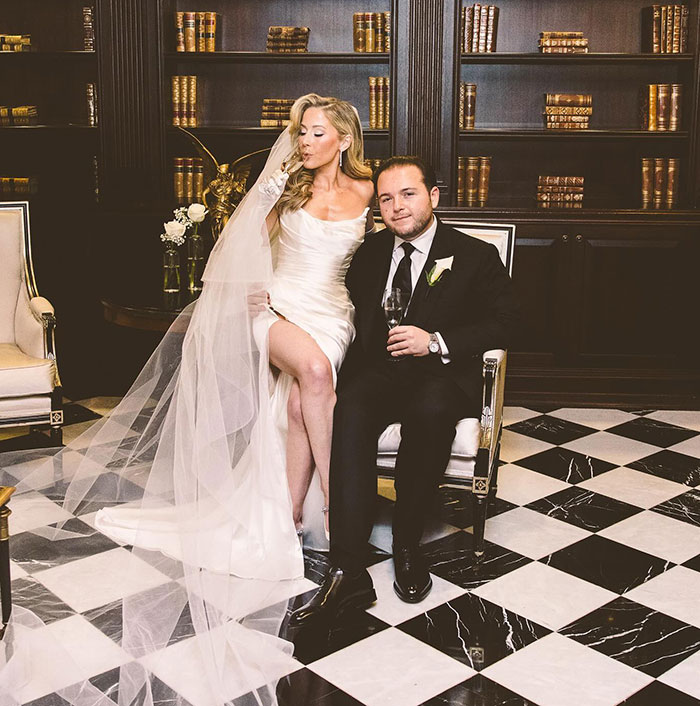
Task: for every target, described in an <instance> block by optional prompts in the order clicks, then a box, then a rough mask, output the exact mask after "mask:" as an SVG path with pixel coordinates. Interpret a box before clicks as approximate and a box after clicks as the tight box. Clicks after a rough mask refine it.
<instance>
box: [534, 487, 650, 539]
mask: <svg viewBox="0 0 700 706" xmlns="http://www.w3.org/2000/svg"><path fill="white" fill-rule="evenodd" d="M525 507H527V508H529V509H530V510H536V511H537V512H541V513H542V514H543V515H547V516H549V517H553V518H555V519H557V520H562V521H563V522H568V523H569V524H572V525H576V526H577V527H582V528H583V529H587V530H589V531H591V532H598V531H599V530H602V529H604V528H605V527H609V526H610V525H613V524H615V523H616V522H620V521H621V520H624V519H626V518H627V517H631V516H632V515H636V514H637V513H638V512H641V508H638V507H635V506H634V505H628V504H627V503H623V502H620V501H619V500H615V499H613V498H608V497H606V496H605V495H599V494H598V493H594V492H593V491H591V490H584V489H583V488H578V487H577V486H571V487H570V488H565V489H564V490H560V491H559V492H558V493H554V494H553V495H548V496H547V497H546V498H540V499H539V500H536V501H535V502H532V503H530V504H529V505H526V506H525Z"/></svg>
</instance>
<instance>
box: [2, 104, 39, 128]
mask: <svg viewBox="0 0 700 706" xmlns="http://www.w3.org/2000/svg"><path fill="white" fill-rule="evenodd" d="M38 122H39V110H38V109H37V107H36V106H35V105H18V106H15V107H11V106H7V105H0V127H9V126H11V125H37V124H38Z"/></svg>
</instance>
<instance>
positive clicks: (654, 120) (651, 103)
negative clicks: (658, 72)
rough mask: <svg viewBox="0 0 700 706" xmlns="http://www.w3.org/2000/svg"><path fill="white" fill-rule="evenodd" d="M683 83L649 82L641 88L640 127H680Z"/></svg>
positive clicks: (650, 128) (675, 128) (665, 128)
mask: <svg viewBox="0 0 700 706" xmlns="http://www.w3.org/2000/svg"><path fill="white" fill-rule="evenodd" d="M682 101H683V85H682V84H680V83H650V84H648V85H646V86H645V87H644V88H643V89H642V129H643V130H653V131H656V130H658V131H669V132H673V131H675V130H680V129H681V113H682Z"/></svg>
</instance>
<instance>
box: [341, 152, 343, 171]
mask: <svg viewBox="0 0 700 706" xmlns="http://www.w3.org/2000/svg"><path fill="white" fill-rule="evenodd" d="M340 168H341V169H342V168H343V150H340Z"/></svg>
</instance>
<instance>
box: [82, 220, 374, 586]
mask: <svg viewBox="0 0 700 706" xmlns="http://www.w3.org/2000/svg"><path fill="white" fill-rule="evenodd" d="M367 211H368V209H365V210H364V211H363V213H362V214H360V215H359V216H357V217H356V218H351V219H347V220H342V221H326V220H322V219H319V218H316V217H314V216H312V215H311V214H310V213H308V212H307V211H305V210H304V209H299V210H298V211H294V212H291V213H283V214H282V215H281V217H280V227H279V235H278V237H277V239H276V242H275V243H274V245H273V259H274V260H275V261H276V262H275V267H274V273H273V277H272V283H271V286H270V287H269V294H270V302H271V309H274V311H276V312H279V313H280V314H282V315H283V316H284V317H285V318H286V319H287V320H288V321H290V322H291V323H293V324H296V325H297V326H299V327H300V328H301V329H303V330H304V331H306V332H307V333H309V334H310V335H311V336H312V337H313V338H314V340H315V341H316V343H317V344H318V345H319V347H320V348H321V350H322V351H323V352H324V353H325V355H326V356H327V357H328V359H329V361H330V362H331V366H332V370H333V372H334V377H335V375H336V374H337V371H338V368H339V367H340V364H341V363H342V361H343V358H344V356H345V352H346V351H347V349H348V346H349V345H350V343H351V342H352V339H353V337H354V335H355V329H354V326H353V314H354V308H353V305H352V302H351V301H350V297H349V296H348V292H347V289H346V288H345V273H346V271H347V269H348V266H349V265H350V261H351V259H352V256H353V255H354V253H355V250H357V248H358V247H359V245H360V244H361V242H362V240H363V238H364V233H365V219H366V215H367ZM277 320H278V319H277V316H276V315H275V314H274V313H273V312H272V311H267V310H266V311H264V312H263V313H262V314H261V315H260V316H258V317H257V318H256V320H255V321H254V323H253V335H254V336H255V337H256V338H260V337H262V336H266V335H267V332H268V331H269V327H270V326H271V325H272V324H273V323H274V322H276V321H277ZM270 377H271V410H270V411H271V420H272V424H273V426H274V428H273V429H269V430H261V429H258V430H257V432H258V433H257V434H254V435H253V437H252V441H251V444H255V443H265V444H267V445H268V449H267V458H268V460H269V462H270V465H269V466H267V467H263V468H257V467H255V460H256V459H258V458H260V456H259V454H258V453H257V450H256V449H249V450H248V452H247V453H245V454H244V455H243V456H242V458H241V459H240V460H239V461H238V463H237V464H236V466H235V467H234V468H233V469H232V470H231V473H232V474H233V475H235V476H245V477H249V479H250V482H248V483H246V484H245V485H243V486H240V485H239V486H238V487H237V488H236V490H234V491H233V494H232V497H231V503H232V507H233V508H234V509H235V511H236V512H240V513H241V514H242V515H246V518H245V521H242V522H240V523H237V522H235V521H233V522H232V520H231V512H230V508H229V511H228V512H220V511H218V510H217V508H216V506H214V505H212V506H211V507H207V506H206V501H203V502H204V503H205V504H204V505H203V504H202V502H200V503H198V505H197V506H196V507H192V508H191V510H192V518H191V521H189V522H187V521H186V520H185V522H183V519H184V517H183V515H185V516H186V515H187V512H188V511H187V508H186V507H182V506H179V507H175V506H166V507H163V508H148V509H144V508H135V509H129V508H119V507H117V508H106V509H103V510H101V511H100V512H99V513H98V514H97V516H96V519H95V526H96V527H97V528H98V529H99V530H100V531H101V532H103V533H104V534H106V535H108V536H109V537H111V538H113V539H115V540H116V541H118V542H121V543H124V544H129V545H132V546H136V547H140V548H143V549H149V550H159V551H161V552H163V553H164V554H166V555H167V556H170V557H173V558H176V559H182V551H181V547H182V546H183V544H184V545H187V546H188V547H193V546H196V548H197V550H196V552H195V555H196V556H197V557H198V558H199V561H200V562H201V564H200V565H201V567H202V568H205V569H208V570H210V571H215V572H227V573H231V574H234V575H236V576H239V577H243V578H257V579H261V578H262V579H285V578H296V577H298V576H301V575H302V574H303V562H302V554H301V549H300V546H299V542H298V540H297V537H296V533H295V528H294V525H293V522H292V516H291V504H290V500H289V496H288V490H287V480H286V473H285V448H286V431H287V400H288V397H289V392H290V389H291V385H292V382H293V378H292V377H291V376H289V375H287V374H285V373H279V372H277V373H276V374H274V375H273V374H271V376H270ZM256 440H259V441H256ZM323 504H324V502H323V496H322V493H321V488H320V484H319V482H318V474H317V473H315V474H314V480H313V482H312V485H311V488H310V489H309V493H308V495H307V499H306V502H305V505H304V513H303V523H304V544H305V546H308V547H311V548H316V549H325V548H327V540H326V538H325V533H324V531H323V524H324V518H323V513H322V510H321V508H322V506H323ZM233 514H235V512H234V513H233Z"/></svg>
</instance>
